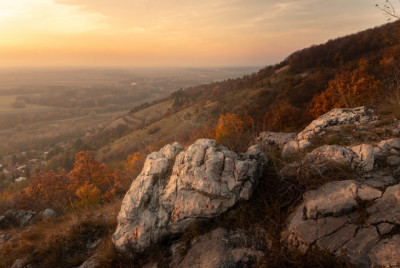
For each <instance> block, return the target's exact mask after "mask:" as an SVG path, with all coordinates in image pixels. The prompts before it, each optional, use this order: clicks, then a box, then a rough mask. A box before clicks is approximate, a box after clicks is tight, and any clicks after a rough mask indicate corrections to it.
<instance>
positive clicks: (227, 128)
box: [215, 113, 254, 152]
mask: <svg viewBox="0 0 400 268" xmlns="http://www.w3.org/2000/svg"><path fill="white" fill-rule="evenodd" d="M253 126H254V122H253V119H252V118H251V117H250V116H249V115H248V114H247V113H246V114H245V115H243V116H239V115H237V114H231V113H227V114H226V115H223V114H221V115H220V116H219V122H218V126H217V128H216V130H215V140H216V142H217V143H220V144H223V145H225V146H227V147H228V148H229V149H231V150H233V151H235V152H244V151H246V150H247V148H248V145H249V143H250V141H251V140H253V134H254V131H253Z"/></svg>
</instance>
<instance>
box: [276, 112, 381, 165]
mask: <svg viewBox="0 0 400 268" xmlns="http://www.w3.org/2000/svg"><path fill="white" fill-rule="evenodd" d="M373 113H374V111H373V110H370V109H367V108H366V107H357V108H341V109H333V110H331V111H330V112H328V113H326V114H324V115H321V116H320V117H318V118H317V119H315V120H314V121H312V122H311V124H309V125H308V126H307V127H306V128H305V129H304V130H303V131H301V132H300V133H299V134H297V136H296V137H295V138H294V139H293V140H292V141H291V142H287V143H286V144H285V145H284V147H283V150H282V157H288V156H290V155H291V154H293V153H295V152H297V151H299V150H302V149H305V148H308V147H310V146H311V139H312V138H313V137H315V136H316V135H321V134H323V133H324V132H325V130H326V129H329V128H334V127H336V126H340V125H346V124H365V123H367V122H371V121H374V120H376V117H375V116H373ZM372 150H373V148H372ZM368 154H369V152H368ZM369 162H370V161H369ZM367 168H370V166H368V167H367Z"/></svg>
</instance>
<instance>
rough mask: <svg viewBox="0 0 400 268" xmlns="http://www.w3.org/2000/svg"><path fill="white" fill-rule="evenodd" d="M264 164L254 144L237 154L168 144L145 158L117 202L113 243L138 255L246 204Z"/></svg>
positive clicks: (202, 143) (208, 143) (207, 143)
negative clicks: (122, 197)
mask: <svg viewBox="0 0 400 268" xmlns="http://www.w3.org/2000/svg"><path fill="white" fill-rule="evenodd" d="M265 162H266V157H265V155H264V154H263V153H262V152H261V151H260V150H259V148H258V146H253V147H250V148H249V150H248V151H247V153H246V154H243V155H240V156H239V155H237V154H236V153H234V152H233V151H230V150H229V149H227V148H226V147H223V146H219V145H217V144H216V142H215V141H214V140H208V139H200V140H197V141H196V142H195V143H194V144H192V145H191V146H190V147H189V148H188V149H187V150H183V148H182V147H181V146H180V145H179V144H178V143H174V144H172V145H167V146H165V147H164V148H162V149H161V150H160V151H159V152H154V153H152V154H150V155H149V156H148V157H147V159H146V162H145V164H144V167H143V170H142V172H141V173H140V175H139V176H138V177H137V178H136V180H135V181H133V183H132V185H131V188H130V190H129V191H128V192H127V194H126V196H125V198H124V200H123V202H122V206H121V211H120V213H119V215H118V227H117V230H116V232H115V233H114V235H113V238H112V239H113V242H114V244H115V245H116V247H117V248H119V249H122V250H124V249H127V248H131V247H132V248H133V249H135V250H137V251H143V250H145V249H146V248H147V247H149V246H150V245H151V244H153V243H157V242H159V241H160V240H161V239H162V238H164V237H166V236H168V235H171V234H179V233H183V232H184V231H186V230H187V229H188V228H189V227H190V226H191V224H192V223H193V222H194V221H195V220H197V219H210V218H213V217H216V216H218V215H220V214H221V213H223V212H225V211H227V210H228V209H229V208H231V207H232V206H234V205H235V204H236V203H237V202H238V201H240V200H248V199H249V198H250V196H251V194H252V192H253V189H254V187H255V186H256V185H257V183H258V177H259V175H260V172H261V171H262V166H263V164H265Z"/></svg>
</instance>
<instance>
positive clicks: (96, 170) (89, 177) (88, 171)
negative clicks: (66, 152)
mask: <svg viewBox="0 0 400 268" xmlns="http://www.w3.org/2000/svg"><path fill="white" fill-rule="evenodd" d="M68 177H69V178H70V180H71V185H70V188H71V189H74V190H77V189H79V188H80V187H81V186H82V185H84V184H85V183H86V182H88V183H89V184H93V185H94V186H96V187H97V188H98V189H99V190H100V191H101V192H106V191H107V190H109V189H110V188H112V185H113V170H112V169H111V168H109V167H107V165H105V164H102V163H100V162H98V161H97V160H96V159H95V158H94V156H93V155H92V154H91V153H90V152H89V151H82V152H79V153H77V154H76V155H75V163H74V168H73V169H72V170H71V171H70V172H69V173H68Z"/></svg>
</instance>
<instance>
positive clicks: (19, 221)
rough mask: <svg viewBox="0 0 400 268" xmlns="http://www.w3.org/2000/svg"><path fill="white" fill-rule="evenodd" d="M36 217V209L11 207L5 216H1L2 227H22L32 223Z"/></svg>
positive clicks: (0, 225)
mask: <svg viewBox="0 0 400 268" xmlns="http://www.w3.org/2000/svg"><path fill="white" fill-rule="evenodd" d="M35 217H36V213H35V212H34V211H24V210H15V209H9V210H7V211H6V212H5V213H4V216H0V227H2V228H9V227H11V226H18V227H22V226H25V225H28V224H30V223H31V222H32V220H33V219H34V218H35Z"/></svg>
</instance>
